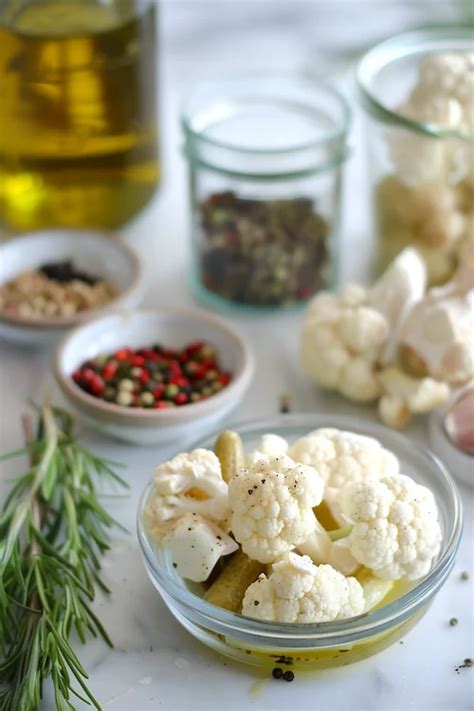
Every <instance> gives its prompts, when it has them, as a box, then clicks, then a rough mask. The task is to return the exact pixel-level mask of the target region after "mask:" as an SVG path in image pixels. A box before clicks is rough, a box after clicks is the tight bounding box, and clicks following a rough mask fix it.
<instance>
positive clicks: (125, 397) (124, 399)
mask: <svg viewBox="0 0 474 711" xmlns="http://www.w3.org/2000/svg"><path fill="white" fill-rule="evenodd" d="M115 402H116V403H117V405H123V406H124V407H128V406H129V405H131V404H132V402H133V395H132V393H131V392H130V391H129V390H119V392H118V393H117V395H116V396H115Z"/></svg>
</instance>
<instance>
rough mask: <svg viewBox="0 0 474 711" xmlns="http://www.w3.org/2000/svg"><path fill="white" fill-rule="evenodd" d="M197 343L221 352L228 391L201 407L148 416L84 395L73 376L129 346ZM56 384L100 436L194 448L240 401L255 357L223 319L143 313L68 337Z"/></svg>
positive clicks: (93, 324) (182, 312)
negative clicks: (83, 365) (89, 361)
mask: <svg viewBox="0 0 474 711" xmlns="http://www.w3.org/2000/svg"><path fill="white" fill-rule="evenodd" d="M196 340H200V341H201V340H203V341H207V342H209V343H210V344H211V345H213V346H215V348H216V349H217V353H218V357H219V360H220V362H221V364H222V366H223V368H224V369H225V370H228V371H230V372H231V373H232V380H231V382H230V384H229V385H227V386H226V387H225V388H223V389H222V390H221V391H220V392H218V393H216V394H215V395H212V396H211V397H209V398H208V399H206V400H201V401H200V402H196V403H190V404H188V405H182V406H180V407H175V408H172V409H171V408H170V409H164V410H153V409H151V410H149V409H144V408H130V407H123V406H121V405H117V404H115V403H109V402H105V401H104V400H100V399H98V398H95V397H93V396H92V395H89V394H88V393H86V392H84V391H83V390H82V389H81V388H80V387H79V386H78V385H76V383H75V382H74V381H73V380H72V377H71V376H72V374H73V372H74V371H75V370H76V368H77V367H78V366H79V365H80V364H81V363H83V362H84V361H85V360H87V359H90V358H95V357H96V356H98V355H99V354H102V353H105V354H107V353H113V352H114V351H116V350H118V349H119V348H123V347H125V346H129V347H131V348H139V347H141V346H142V347H143V346H149V345H150V344H153V343H157V342H159V343H162V344H163V345H165V346H170V347H176V348H177V347H182V346H184V345H186V344H187V343H190V342H192V341H196ZM54 372H55V377H56V381H57V383H58V385H59V387H60V388H61V391H62V393H63V395H64V396H65V397H66V399H67V401H68V403H69V405H70V406H72V407H73V408H74V409H75V410H76V412H77V413H78V414H79V415H80V416H82V418H83V419H85V420H87V421H89V423H92V424H94V425H96V426H99V427H100V429H101V430H103V431H105V432H107V433H108V434H110V435H112V436H113V437H116V438H118V439H121V440H124V441H126V442H132V443H134V444H145V445H153V444H164V443H166V442H172V441H175V440H180V442H189V441H191V440H193V439H196V438H197V437H200V436H202V435H204V434H205V433H208V432H210V431H211V430H212V429H213V428H215V427H216V426H217V423H218V422H219V421H220V420H222V419H223V418H224V417H226V416H227V415H229V414H230V413H231V412H232V410H234V409H235V408H236V407H237V405H238V404H239V402H240V401H241V399H242V397H243V395H244V393H245V391H246V390H247V388H248V386H249V384H250V380H251V378H252V374H253V357H252V354H251V352H250V350H249V347H248V346H247V345H246V343H245V342H244V341H243V340H242V338H241V337H240V336H239V334H238V333H236V331H234V330H233V329H231V328H230V327H229V326H227V325H226V324H225V322H224V321H222V320H221V319H219V318H217V317H215V316H211V315H209V314H207V313H206V312H204V311H198V310H193V309H189V310H188V309H166V310H165V309H163V310H162V309H160V310H151V309H150V310H145V309H144V310H140V311H135V312H133V313H116V314H113V315H109V316H104V317H102V318H98V319H95V320H94V321H89V322H88V323H86V324H84V325H83V326H80V327H79V328H77V329H75V330H74V331H73V332H72V333H70V334H69V335H67V336H66V337H65V338H64V340H63V341H62V342H61V343H60V344H59V347H58V349H57V352H56V357H55V363H54Z"/></svg>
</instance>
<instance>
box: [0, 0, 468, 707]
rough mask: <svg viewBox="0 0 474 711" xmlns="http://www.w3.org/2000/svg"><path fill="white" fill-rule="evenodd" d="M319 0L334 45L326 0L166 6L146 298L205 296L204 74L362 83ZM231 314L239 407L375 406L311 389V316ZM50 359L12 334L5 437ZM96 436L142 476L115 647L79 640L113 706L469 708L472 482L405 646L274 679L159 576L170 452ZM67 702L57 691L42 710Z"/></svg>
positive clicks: (381, 23) (360, 237) (349, 206)
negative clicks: (198, 245) (251, 359)
mask: <svg viewBox="0 0 474 711" xmlns="http://www.w3.org/2000/svg"><path fill="white" fill-rule="evenodd" d="M342 4H343V5H344V6H345V7H344V12H345V15H346V17H347V16H348V15H349V14H350V16H351V23H350V26H351V27H356V28H357V33H358V32H359V28H361V27H363V28H364V30H365V32H366V36H367V37H370V38H371V39H372V38H374V37H378V36H380V35H383V34H387V33H389V32H390V31H392V30H394V29H395V30H396V29H397V28H398V27H399V26H404V25H406V24H407V23H409V22H412V21H413V13H414V9H413V7H411V9H408V6H409V5H412V4H410V3H401V4H400V7H399V10H398V15H397V17H398V20H397V23H398V24H394V22H393V21H392V16H393V12H392V10H390V8H389V7H388V4H387V3H384V5H385V8H386V10H387V14H384V12H382V11H381V10H380V5H381V3H379V4H377V3H375V2H367V1H366V2H364V3H362V6H363V8H364V9H365V13H366V14H365V17H366V21H365V22H363V21H362V18H361V16H360V15H358V13H357V12H356V11H355V10H354V6H355V5H357V4H358V3H352V2H345V3H342ZM319 5H326V7H332V8H333V10H332V11H331V12H329V16H325V17H329V20H330V21H329V20H327V22H328V23H329V25H328V26H330V27H331V28H332V31H333V33H335V34H333V37H334V38H335V40H334V42H332V43H331V42H329V41H328V39H327V37H328V35H327V33H326V32H321V31H319V30H318V27H319V25H318V22H317V20H318V10H317V8H318V4H317V3H313V4H311V3H299V2H297V3H294V4H291V5H290V4H289V5H286V6H284V5H283V4H282V3H266V2H261V3H235V4H231V3H222V4H221V5H217V4H214V5H212V4H210V3H197V2H189V3H183V2H176V3H166V4H165V5H164V8H163V18H162V19H163V28H162V39H163V55H162V58H163V71H162V102H161V104H162V125H163V153H164V168H165V177H164V181H163V185H162V187H161V189H160V192H159V194H158V195H157V197H156V199H155V200H154V202H153V203H152V205H151V206H150V207H149V208H148V209H147V210H146V211H145V213H144V214H143V215H142V216H140V217H139V219H137V220H136V222H135V223H134V224H133V225H131V226H130V227H129V228H128V229H127V230H126V231H125V233H124V238H125V239H126V240H127V241H129V242H130V243H131V244H134V245H135V246H136V247H137V249H138V250H139V251H140V252H141V254H142V255H143V256H145V257H146V264H147V271H148V277H149V289H148V294H147V298H146V303H147V304H149V305H152V304H159V305H166V304H189V303H192V302H193V298H192V296H191V295H190V294H189V293H188V291H187V290H186V289H185V288H183V285H184V283H185V279H186V269H187V258H188V254H189V248H188V243H187V211H186V195H185V174H184V166H183V164H182V160H181V157H180V155H179V147H180V137H179V133H178V129H177V115H178V108H179V102H180V100H181V97H182V95H183V93H184V92H185V91H186V89H187V88H188V87H189V86H190V85H191V84H192V83H193V82H194V81H195V80H196V79H198V78H200V77H209V76H218V75H219V74H222V73H226V72H227V71H228V72H229V73H230V72H232V73H233V72H236V71H257V70H258V69H262V68H268V67H272V68H273V69H275V68H276V69H280V70H281V69H285V70H290V69H295V68H296V69H300V70H303V71H305V72H306V73H308V72H310V73H317V72H318V71H321V70H324V71H325V72H326V73H329V78H330V79H333V78H334V81H336V82H338V83H339V84H340V85H341V86H342V87H343V88H344V89H345V90H346V91H349V86H350V80H349V78H348V75H349V71H348V66H347V61H346V59H345V58H344V57H341V56H340V55H339V54H337V55H334V54H331V55H330V54H329V53H328V51H327V48H328V47H332V48H333V49H338V48H340V47H339V46H338V42H339V45H342V44H343V43H344V42H345V41H346V40H347V38H348V37H349V38H350V39H353V37H352V35H351V34H350V31H349V29H348V27H349V25H348V24H344V25H340V24H339V16H338V15H337V13H336V16H334V13H335V11H334V5H336V3H334V4H332V5H331V4H330V3H319ZM413 5H415V4H413ZM449 6H450V3H444V2H443V3H434V4H433V3H431V4H430V8H434V9H433V12H434V13H435V14H436V13H438V14H439V15H440V16H441V15H442V13H443V12H444V16H446V12H447V8H448V10H449ZM427 7H428V3H419V4H417V8H416V9H417V11H419V12H420V13H421V14H422V13H423V12H426V8H427ZM315 8H316V10H315ZM376 8H379V9H378V10H376ZM377 13H378V14H377ZM391 13H392V14H391ZM325 27H326V25H325ZM339 28H340V30H339ZM358 36H359V35H358ZM354 44H358V43H357V42H354ZM359 120H360V119H359V116H358V115H357V116H356V120H355V129H354V133H353V136H352V145H353V147H354V155H353V159H352V161H351V162H350V164H349V166H348V170H347V179H346V192H345V212H344V225H343V234H344V242H343V246H342V249H343V254H344V257H345V258H344V264H343V274H342V277H343V278H347V277H351V278H352V277H361V276H363V275H364V273H365V270H366V256H367V253H368V250H369V247H370V242H369V240H368V234H369V227H368V210H367V202H366V196H365V192H364V189H363V185H364V170H363V168H364V163H363V149H362V148H363V147H362V145H361V133H360V130H359ZM228 319H229V321H230V322H231V323H232V324H233V325H234V326H236V327H237V328H239V329H240V331H241V332H242V334H243V335H244V336H245V337H247V338H248V339H249V340H250V341H251V342H252V343H253V345H254V349H255V354H256V357H257V373H256V378H255V382H254V384H253V386H252V389H251V391H250V392H249V394H248V396H247V397H246V399H245V402H244V403H243V405H242V407H241V409H240V411H239V413H238V417H239V418H243V417H249V416H252V417H255V416H258V415H268V414H273V413H274V412H276V410H277V407H278V399H279V396H280V394H281V393H283V392H286V393H290V394H291V405H292V408H293V409H294V410H301V411H312V410H317V411H321V410H324V409H325V410H326V411H328V412H329V411H330V412H343V413H345V414H357V415H358V416H360V415H361V412H360V408H355V407H352V406H350V405H348V404H347V403H344V402H342V401H341V400H335V399H332V398H327V397H323V396H322V395H321V394H320V393H318V392H317V391H316V390H313V389H311V388H308V387H307V383H306V381H305V380H304V378H302V377H301V375H300V373H299V372H298V369H297V365H296V349H297V334H298V328H299V324H300V319H301V317H300V316H299V315H282V316H272V317H271V318H265V319H261V318H242V317H239V318H237V317H234V316H228ZM50 357H51V356H50V354H49V353H46V352H44V353H33V352H27V351H19V350H16V349H14V348H11V347H8V346H6V345H5V344H2V345H1V350H0V373H1V380H0V414H1V426H0V441H1V450H2V451H6V450H7V449H8V448H12V447H14V446H16V445H17V444H18V442H19V441H20V438H21V434H20V427H19V417H20V414H21V413H22V412H23V411H24V409H25V406H26V404H27V401H28V400H29V399H31V398H33V399H36V400H38V399H39V398H40V397H41V395H42V394H43V393H44V392H45V390H47V389H48V387H49V383H50V376H49V375H48V373H49V368H50ZM363 415H364V416H367V417H369V418H374V413H373V410H372V409H371V408H365V409H364V411H363ZM408 436H411V437H413V438H414V439H417V440H418V441H421V442H426V431H425V426H424V424H423V423H417V424H416V426H414V427H413V428H411V429H410V431H409V432H408ZM85 437H86V440H87V442H88V444H90V446H91V447H93V448H94V450H95V451H97V452H98V453H101V454H105V455H109V456H112V457H113V458H114V459H118V460H121V461H123V462H125V463H126V465H127V469H126V477H127V479H128V480H129V482H130V485H131V489H130V493H129V495H128V496H127V497H125V498H123V499H113V500H110V504H109V505H110V509H111V510H112V511H113V513H114V514H115V515H116V516H117V517H118V518H119V519H120V521H121V522H123V523H124V524H125V525H127V526H128V527H129V529H130V531H131V534H130V536H129V537H128V538H127V539H126V540H117V541H116V542H115V543H114V546H113V550H112V552H111V554H110V555H109V556H108V558H107V559H106V561H105V568H104V574H105V577H106V580H107V581H108V583H109V585H110V586H111V587H112V589H113V595H112V596H111V598H110V599H107V600H100V601H98V607H99V610H100V613H101V615H102V616H103V619H104V621H105V623H106V626H107V628H108V629H109V631H110V633H111V636H112V638H113V640H114V642H115V648H114V649H113V650H109V649H107V648H106V647H105V646H104V644H102V643H101V642H95V641H94V642H90V643H88V644H87V645H86V646H85V647H83V648H80V649H78V651H79V654H80V658H81V660H82V661H83V662H84V664H85V666H86V667H87V668H88V669H89V670H90V686H91V689H92V690H93V692H94V693H95V694H96V695H97V697H98V698H99V700H100V702H101V703H102V705H103V707H104V709H109V708H110V709H114V711H145V710H146V711H149V710H152V709H153V710H154V709H164V710H165V711H185V710H189V711H191V710H192V709H203V710H204V709H206V710H209V711H210V710H217V709H222V708H226V709H228V710H229V711H241V710H242V711H243V710H244V709H285V710H286V711H287V710H289V709H301V710H303V709H308V710H311V711H329V710H333V711H346V710H347V711H365V710H368V709H378V710H386V711H389V710H390V711H405V710H408V709H413V710H414V711H421V710H426V711H435V710H437V711H441V710H443V711H448V710H449V711H461V709H473V708H474V669H473V668H471V669H463V670H461V672H460V673H459V674H457V673H456V672H455V667H456V666H457V665H458V664H459V663H461V662H462V660H463V659H464V658H465V657H474V622H473V607H474V593H473V574H474V566H473V540H474V530H473V514H474V495H473V492H472V490H468V489H467V488H462V489H461V494H462V498H463V502H464V508H465V531H464V536H463V541H462V544H461V548H460V551H459V555H458V558H457V560H456V564H455V568H454V571H453V573H452V575H451V578H450V580H449V581H448V583H447V584H446V586H445V587H444V589H443V590H442V591H441V592H440V594H439V595H438V597H437V599H436V600H435V602H434V604H433V606H432V607H431V609H430V611H429V613H428V614H427V615H426V616H425V617H424V618H423V619H422V620H421V622H420V623H419V624H418V626H417V627H416V628H415V629H414V630H412V631H411V632H410V633H409V634H408V636H407V637H406V638H405V640H404V643H403V644H400V643H397V644H396V645H394V646H393V647H392V648H390V649H388V650H386V651H384V652H383V653H381V654H380V655H378V656H377V657H374V658H372V659H369V660H366V661H365V662H361V663H359V664H356V665H353V666H350V667H346V668H344V669H341V670H335V671H330V672H323V673H319V674H315V675H313V676H305V677H298V678H297V680H296V681H295V682H294V683H293V684H284V683H277V682H273V681H266V682H265V683H263V684H261V683H259V679H258V677H257V676H256V675H255V673H254V672H253V671H252V670H251V669H250V668H249V669H246V668H243V667H237V666H234V665H233V664H231V663H230V662H226V661H225V660H223V659H220V658H218V657H217V656H215V655H214V654H211V653H210V652H208V651H206V650H205V649H204V648H203V647H201V646H200V645H199V644H198V643H197V642H195V641H194V640H193V639H191V638H190V637H189V636H188V634H187V633H185V632H184V631H183V630H182V629H181V628H180V627H179V625H178V623H177V622H175V621H174V620H173V618H172V617H171V616H170V614H169V613H168V612H167V610H166V608H165V606H164V604H163V603H162V602H161V600H160V599H159V597H158V595H157V593H155V591H154V589H153V588H152V586H151V584H150V583H149V582H148V580H147V578H146V576H145V573H144V570H143V567H142V564H141V561H140V557H139V552H138V547H137V543H136V537H135V533H134V519H135V510H136V504H137V499H138V496H139V494H140V492H141V490H142V488H143V486H144V485H145V483H146V481H147V480H148V478H149V476H150V473H151V471H152V468H153V465H154V464H155V463H157V462H158V461H159V460H161V459H163V458H165V457H166V456H167V455H168V454H171V453H172V451H171V450H163V449H161V450H158V449H142V448H134V447H127V446H125V445H120V444H119V445H116V444H114V443H113V442H111V441H106V440H101V439H98V438H97V437H96V436H94V435H91V434H87V433H85ZM9 472H10V470H9V469H6V468H4V469H3V470H2V475H1V479H0V497H1V495H2V492H5V490H6V487H7V483H6V477H7V474H9ZM463 570H469V571H470V573H471V578H470V580H469V581H468V582H463V581H461V580H460V573H461V571H463ZM451 617H457V618H458V619H459V624H458V625H457V626H455V627H451V626H449V619H450V618H451ZM53 708H54V706H53V701H52V698H51V696H50V694H49V691H48V690H47V691H46V697H45V700H44V703H43V706H42V711H50V710H51V711H52V709H53ZM78 708H79V707H78ZM80 708H82V707H80ZM84 708H85V707H84Z"/></svg>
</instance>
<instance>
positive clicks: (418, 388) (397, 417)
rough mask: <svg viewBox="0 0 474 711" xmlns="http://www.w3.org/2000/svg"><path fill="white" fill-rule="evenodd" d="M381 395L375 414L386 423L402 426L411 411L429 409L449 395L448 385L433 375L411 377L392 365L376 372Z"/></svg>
mask: <svg viewBox="0 0 474 711" xmlns="http://www.w3.org/2000/svg"><path fill="white" fill-rule="evenodd" d="M379 381H380V384H381V387H382V388H383V391H384V395H383V397H381V398H380V400H379V414H380V416H381V418H382V420H383V421H384V422H385V424H386V425H388V426H389V427H395V428H402V427H405V425H407V424H408V422H409V421H410V420H411V417H412V415H416V414H421V413H425V412H431V410H434V409H436V408H437V407H439V405H442V404H443V402H445V401H446V400H447V399H448V397H449V385H448V384H447V383H443V382H440V381H438V380H434V379H433V378H413V377H412V376H411V375H407V374H406V373H404V372H403V371H402V370H400V369H399V368H397V367H396V366H389V367H387V368H385V369H384V370H382V371H381V372H380V373H379Z"/></svg>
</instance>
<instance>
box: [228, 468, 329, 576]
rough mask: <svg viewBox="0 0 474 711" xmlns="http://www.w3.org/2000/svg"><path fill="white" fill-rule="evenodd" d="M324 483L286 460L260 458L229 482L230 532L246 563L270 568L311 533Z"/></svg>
mask: <svg viewBox="0 0 474 711" xmlns="http://www.w3.org/2000/svg"><path fill="white" fill-rule="evenodd" d="M323 488H324V487H323V481H322V479H321V477H320V476H319V474H318V472H317V471H316V470H315V469H313V468H312V467H308V466H304V465H302V464H296V463H295V462H294V461H293V460H292V459H290V458H289V457H286V456H281V457H274V458H272V457H266V458H265V459H260V460H259V461H257V462H256V463H255V464H253V465H252V466H251V467H249V469H242V470H241V471H240V472H239V473H238V474H236V475H235V476H234V477H233V478H232V479H231V481H230V482H229V504H230V508H231V530H232V532H233V534H234V536H235V538H236V539H237V541H238V542H239V543H240V544H241V546H242V550H243V551H244V553H246V554H247V555H248V556H249V558H252V559H253V560H258V561H260V562H261V563H271V562H273V561H274V560H275V559H276V558H278V557H279V556H281V555H283V554H284V553H286V552H287V551H290V550H292V549H293V548H295V546H297V545H298V544H299V543H302V542H303V541H304V540H306V539H307V538H308V536H309V535H310V534H311V533H312V532H313V531H314V528H315V525H316V524H315V521H316V519H315V516H314V513H313V507H314V506H317V505H318V504H319V503H321V501H322V498H323Z"/></svg>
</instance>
